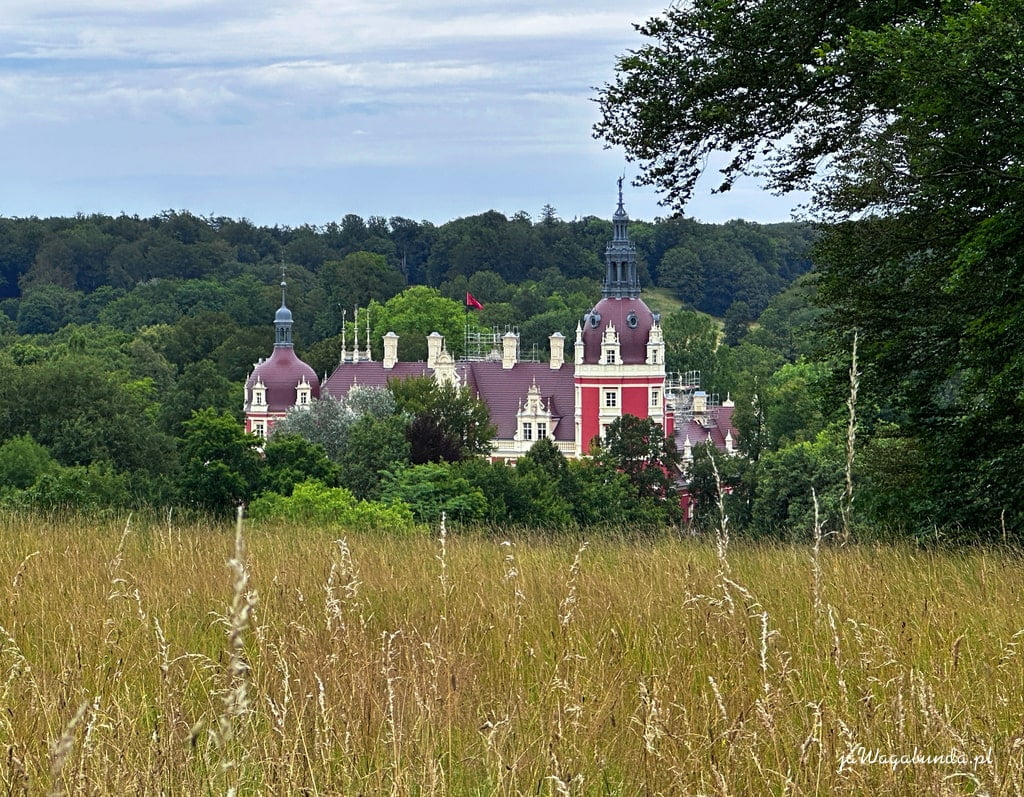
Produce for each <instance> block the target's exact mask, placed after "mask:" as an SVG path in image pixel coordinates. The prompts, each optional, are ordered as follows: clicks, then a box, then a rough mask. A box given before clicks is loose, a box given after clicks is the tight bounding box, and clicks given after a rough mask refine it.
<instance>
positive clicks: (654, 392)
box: [651, 387, 661, 407]
mask: <svg viewBox="0 0 1024 797" xmlns="http://www.w3.org/2000/svg"><path fill="white" fill-rule="evenodd" d="M651 406H652V407H660V406H661V391H660V390H658V388H656V387H652V388H651Z"/></svg>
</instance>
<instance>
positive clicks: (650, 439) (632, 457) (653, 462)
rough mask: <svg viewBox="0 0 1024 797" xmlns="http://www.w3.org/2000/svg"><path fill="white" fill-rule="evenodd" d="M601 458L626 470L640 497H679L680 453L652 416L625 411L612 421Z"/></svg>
mask: <svg viewBox="0 0 1024 797" xmlns="http://www.w3.org/2000/svg"><path fill="white" fill-rule="evenodd" d="M598 459H600V460H601V461H602V462H604V463H606V464H608V465H610V466H612V467H614V468H615V469H616V470H618V471H620V472H622V473H624V474H626V477H627V478H628V479H629V481H630V483H632V485H633V487H634V489H635V490H636V496H637V498H639V499H651V498H656V499H659V500H667V501H672V500H675V494H676V491H675V482H676V480H677V478H678V477H679V475H680V473H679V466H680V459H679V454H678V452H677V451H676V446H675V442H674V441H673V440H672V438H671V437H666V436H665V432H664V430H663V429H662V428H661V426H660V425H659V424H658V423H656V422H655V421H652V420H651V419H650V418H637V417H636V416H635V415H623V416H621V417H619V418H616V419H615V420H614V421H612V422H611V423H610V424H608V429H607V431H606V432H605V437H604V442H603V443H602V445H601V448H600V452H599V454H598Z"/></svg>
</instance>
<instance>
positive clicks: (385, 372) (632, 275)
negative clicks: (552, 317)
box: [244, 180, 738, 462]
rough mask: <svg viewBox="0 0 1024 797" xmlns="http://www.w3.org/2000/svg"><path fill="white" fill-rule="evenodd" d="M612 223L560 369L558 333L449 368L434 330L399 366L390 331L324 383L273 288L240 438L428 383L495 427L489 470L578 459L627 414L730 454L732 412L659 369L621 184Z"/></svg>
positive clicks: (512, 343) (695, 383)
mask: <svg viewBox="0 0 1024 797" xmlns="http://www.w3.org/2000/svg"><path fill="white" fill-rule="evenodd" d="M612 223H613V229H614V232H613V237H612V240H611V242H610V243H609V244H608V246H607V247H606V249H605V264H606V274H605V280H604V285H603V289H602V296H601V300H600V301H599V302H598V303H597V304H596V305H595V306H594V307H593V308H592V309H591V310H590V311H589V312H588V313H587V314H586V315H584V317H583V319H582V320H581V321H580V322H579V323H578V324H577V326H576V334H575V341H574V342H573V344H572V350H571V352H570V354H571V356H570V357H569V358H568V359H567V357H566V354H567V352H566V345H565V344H566V338H565V336H564V335H562V333H560V332H555V333H554V334H552V335H551V336H550V337H549V339H548V340H549V344H550V347H549V357H548V360H547V362H527V361H525V360H523V359H522V358H521V357H520V352H519V336H518V335H517V334H516V333H515V332H507V333H505V334H504V335H502V336H499V335H495V336H494V339H493V340H492V341H491V342H492V343H493V344H494V347H493V350H492V351H490V352H488V354H487V355H484V356H479V355H478V356H470V357H467V358H464V359H460V360H456V359H455V358H454V357H453V356H452V355H451V354H450V353H449V352H448V349H447V346H446V344H445V340H444V337H443V336H442V335H440V334H439V333H437V332H434V333H433V334H431V335H430V336H428V338H427V359H426V361H425V362H424V361H419V362H403V361H402V360H401V359H400V356H399V350H398V349H399V336H398V335H396V334H395V333H394V332H389V333H388V334H387V335H385V336H384V340H383V342H384V356H383V358H382V359H381V361H380V362H376V361H374V360H373V358H372V354H371V351H370V346H369V341H367V345H366V349H365V351H363V352H360V351H359V346H358V340H357V341H356V343H355V345H354V347H353V349H352V351H351V352H349V351H344V349H345V348H346V347H345V346H344V345H343V347H342V348H343V352H342V356H341V360H340V362H339V364H338V366H337V368H336V369H335V370H334V372H333V373H332V374H331V375H330V376H328V377H327V378H326V379H325V380H324V381H323V382H322V383H321V382H320V380H319V379H318V378H317V376H316V373H315V372H314V371H313V369H312V368H311V367H310V366H309V365H307V364H306V363H304V362H303V361H302V360H300V359H299V358H298V357H296V356H295V352H294V348H293V344H292V337H291V330H292V314H291V312H290V311H289V310H288V308H287V306H286V304H285V294H284V282H283V281H282V293H281V307H280V308H279V309H278V311H277V314H276V315H275V318H274V325H275V343H274V351H273V353H272V354H271V356H270V357H269V358H268V359H266V360H261V361H260V362H258V363H256V365H255V366H254V368H253V371H252V373H251V374H250V375H249V378H248V380H247V381H246V384H245V405H244V409H245V429H246V431H247V432H252V433H253V434H256V435H258V436H260V437H264V438H265V437H267V436H268V435H269V433H270V431H271V429H272V428H273V423H274V421H275V420H277V419H278V418H282V417H284V416H285V415H286V414H287V412H288V411H289V410H290V409H292V408H293V407H304V406H308V405H309V404H310V402H312V401H314V400H316V399H318V398H326V397H327V396H331V397H334V398H342V397H344V396H346V395H347V394H348V392H349V390H351V389H352V388H353V386H355V385H360V386H380V387H386V386H387V383H388V381H389V380H391V379H405V378H409V377H413V376H424V375H429V376H433V378H434V379H436V380H438V381H439V382H447V383H450V384H453V385H456V386H459V387H467V388H469V389H470V390H471V391H472V392H473V393H474V394H475V395H477V396H479V397H480V398H481V399H482V400H483V401H484V402H485V403H486V404H487V406H488V408H489V410H490V415H491V422H492V423H493V424H494V426H495V427H496V429H497V433H496V436H495V438H494V440H493V448H492V451H491V457H492V459H493V460H495V461H513V462H514V461H515V460H517V459H518V458H519V457H521V456H522V455H523V454H525V453H526V452H527V451H528V450H529V449H530V447H531V446H532V445H533V444H534V443H535V442H536V441H537V440H540V439H541V438H549V439H551V441H552V442H554V444H555V445H556V446H557V448H558V449H559V450H560V451H561V452H562V453H563V454H565V455H566V456H567V457H581V456H586V455H587V454H588V453H589V451H590V447H591V443H592V441H593V440H594V439H595V438H596V437H600V436H602V435H603V434H604V431H605V429H606V428H607V427H608V425H609V424H610V423H612V421H614V420H615V419H616V418H619V417H621V416H622V415H623V414H627V413H628V414H630V415H634V416H637V417H639V418H650V419H652V420H653V421H655V422H656V423H658V424H659V425H660V426H661V427H662V428H663V429H664V430H665V434H666V435H667V436H670V437H674V438H675V441H676V446H677V448H678V449H679V451H680V452H681V454H682V456H683V458H684V460H687V459H690V458H691V456H692V453H691V452H692V449H693V447H694V446H696V445H699V444H703V443H708V442H710V443H712V444H714V445H715V447H716V448H718V449H719V450H721V451H725V452H729V453H732V452H733V451H734V450H735V443H736V440H737V437H738V436H737V432H736V430H735V428H733V426H732V414H733V404H732V402H731V401H725V402H722V403H719V402H717V401H716V400H715V399H714V397H712V396H708V395H707V394H705V393H704V392H702V391H701V390H700V385H699V378H698V377H697V376H696V375H690V376H689V377H688V378H686V377H680V376H678V375H675V376H670V375H668V374H667V373H666V371H665V339H664V335H663V333H662V328H661V320H660V317H659V315H658V314H656V313H653V312H652V311H651V309H650V308H649V307H648V306H647V305H646V304H645V303H644V301H643V299H642V298H641V297H640V280H639V277H638V273H637V264H636V257H637V255H636V248H635V247H634V245H633V244H632V243H631V242H630V240H629V232H628V229H627V227H628V225H629V216H628V215H627V213H626V210H625V208H624V207H623V202H622V181H621V180H620V181H619V202H618V207H617V208H616V210H615V214H614V216H613V217H612Z"/></svg>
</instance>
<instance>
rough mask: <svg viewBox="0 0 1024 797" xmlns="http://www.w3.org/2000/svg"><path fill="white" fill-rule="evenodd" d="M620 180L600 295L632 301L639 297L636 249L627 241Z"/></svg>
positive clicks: (605, 251)
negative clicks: (617, 203)
mask: <svg viewBox="0 0 1024 797" xmlns="http://www.w3.org/2000/svg"><path fill="white" fill-rule="evenodd" d="M622 180H623V178H622V177H619V180H618V182H619V205H618V207H617V208H616V209H615V215H614V216H612V227H613V235H612V240H611V242H610V243H609V244H608V246H607V247H606V248H605V250H604V259H605V264H606V266H607V270H606V272H605V278H604V288H603V290H602V291H601V294H602V296H603V298H605V299H608V298H611V299H633V298H636V297H638V296H639V295H640V278H639V276H638V275H637V270H636V247H635V246H634V245H633V244H632V243H631V242H630V240H629V229H628V227H629V214H627V213H626V208H625V205H624V204H623V200H622Z"/></svg>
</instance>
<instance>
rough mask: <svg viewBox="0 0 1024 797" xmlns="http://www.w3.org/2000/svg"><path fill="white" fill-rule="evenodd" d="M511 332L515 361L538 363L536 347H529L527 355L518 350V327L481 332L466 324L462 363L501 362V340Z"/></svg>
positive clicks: (495, 328)
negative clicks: (514, 342) (514, 337)
mask: <svg viewBox="0 0 1024 797" xmlns="http://www.w3.org/2000/svg"><path fill="white" fill-rule="evenodd" d="M509 332H511V333H512V334H513V335H515V336H516V360H517V361H518V362H526V363H536V362H540V355H539V353H538V352H537V347H536V346H534V347H531V351H530V352H529V353H525V354H524V353H523V352H522V350H521V349H520V348H519V327H517V326H512V325H506V326H505V327H504V328H500V327H497V326H493V327H491V328H490V330H488V331H486V332H481V331H480V328H479V327H474V326H471V325H470V324H466V327H465V332H464V338H463V346H462V352H463V354H462V357H460V358H459V359H460V360H462V361H464V362H499V363H500V362H501V353H502V348H503V343H502V341H503V339H504V338H505V336H506V335H507V334H508V333H509Z"/></svg>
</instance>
